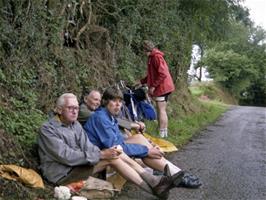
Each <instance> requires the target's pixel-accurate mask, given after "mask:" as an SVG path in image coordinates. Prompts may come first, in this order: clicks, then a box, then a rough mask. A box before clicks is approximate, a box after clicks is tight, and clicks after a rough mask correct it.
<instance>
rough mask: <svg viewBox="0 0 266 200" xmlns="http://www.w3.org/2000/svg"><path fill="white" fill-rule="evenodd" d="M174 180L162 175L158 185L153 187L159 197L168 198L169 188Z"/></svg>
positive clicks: (154, 192)
mask: <svg viewBox="0 0 266 200" xmlns="http://www.w3.org/2000/svg"><path fill="white" fill-rule="evenodd" d="M172 184H173V181H172V179H171V177H167V176H162V178H161V180H160V182H159V184H158V185H156V186H155V187H153V188H152V191H153V194H154V195H156V196H157V197H158V198H159V199H168V197H169V190H170V189H171V188H172Z"/></svg>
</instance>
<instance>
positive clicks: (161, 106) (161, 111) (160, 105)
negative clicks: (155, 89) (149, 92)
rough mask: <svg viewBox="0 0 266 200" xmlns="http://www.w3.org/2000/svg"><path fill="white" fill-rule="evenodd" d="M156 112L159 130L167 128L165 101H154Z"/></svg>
mask: <svg viewBox="0 0 266 200" xmlns="http://www.w3.org/2000/svg"><path fill="white" fill-rule="evenodd" d="M156 106H157V111H158V118H159V128H160V129H163V128H167V126H168V117H167V113H166V106H167V102H166V101H156Z"/></svg>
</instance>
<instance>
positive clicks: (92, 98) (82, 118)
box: [78, 90, 102, 125]
mask: <svg viewBox="0 0 266 200" xmlns="http://www.w3.org/2000/svg"><path fill="white" fill-rule="evenodd" d="M101 98H102V97H101V93H100V92H99V91H98V90H91V91H86V92H85V93H84V95H83V97H82V100H81V104H80V108H79V114H78V121H79V122H80V123H81V124H82V125H84V124H85V122H86V121H87V119H88V118H89V116H91V114H92V113H93V112H94V111H95V110H96V109H97V108H98V107H99V106H100V105H101Z"/></svg>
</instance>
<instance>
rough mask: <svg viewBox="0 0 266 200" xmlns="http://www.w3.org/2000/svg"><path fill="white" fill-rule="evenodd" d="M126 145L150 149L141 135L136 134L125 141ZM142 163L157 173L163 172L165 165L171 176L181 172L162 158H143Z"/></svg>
mask: <svg viewBox="0 0 266 200" xmlns="http://www.w3.org/2000/svg"><path fill="white" fill-rule="evenodd" d="M126 143H131V144H142V145H145V146H147V147H148V148H151V147H152V144H151V143H150V142H149V141H148V140H147V139H146V138H145V137H144V136H143V135H142V134H136V135H133V136H130V137H129V138H127V139H126ZM142 161H143V162H144V164H145V165H147V166H148V167H150V168H152V169H156V170H159V171H163V170H164V167H165V165H166V164H168V165H169V167H170V172H171V174H175V173H177V172H179V171H180V170H181V169H180V168H178V167H177V166H175V165H173V164H172V163H171V162H169V161H168V160H166V159H165V158H164V157H161V158H160V159H154V158H149V157H145V158H143V159H142Z"/></svg>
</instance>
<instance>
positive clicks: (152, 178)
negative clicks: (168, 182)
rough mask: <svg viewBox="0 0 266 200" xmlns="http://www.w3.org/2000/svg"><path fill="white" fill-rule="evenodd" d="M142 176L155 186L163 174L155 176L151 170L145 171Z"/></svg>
mask: <svg viewBox="0 0 266 200" xmlns="http://www.w3.org/2000/svg"><path fill="white" fill-rule="evenodd" d="M140 176H141V177H142V178H143V179H144V180H145V181H146V182H147V183H148V184H149V185H150V186H151V187H152V188H153V187H155V186H156V185H158V184H159V183H160V180H161V178H162V177H161V176H154V175H153V174H151V173H150V172H147V171H144V172H143V173H141V174H140Z"/></svg>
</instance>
